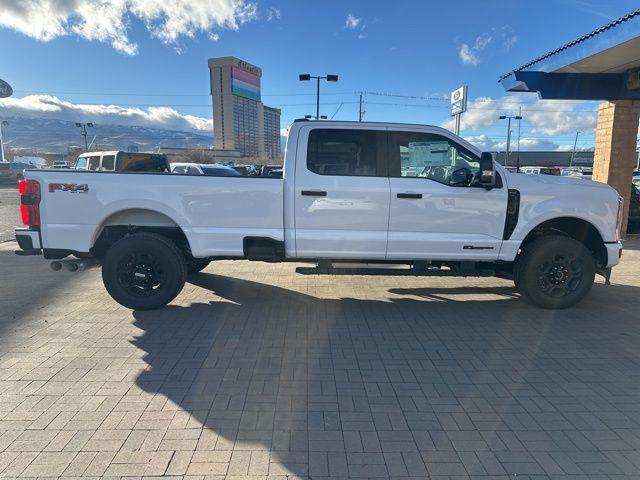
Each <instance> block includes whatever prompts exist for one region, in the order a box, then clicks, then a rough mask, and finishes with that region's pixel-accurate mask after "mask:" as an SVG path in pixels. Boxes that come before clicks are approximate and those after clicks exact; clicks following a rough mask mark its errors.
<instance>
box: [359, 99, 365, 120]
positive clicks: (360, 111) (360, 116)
mask: <svg viewBox="0 0 640 480" xmlns="http://www.w3.org/2000/svg"><path fill="white" fill-rule="evenodd" d="M363 118H364V110H363V109H362V93H361V94H360V106H359V108H358V121H359V122H361V121H362V119H363Z"/></svg>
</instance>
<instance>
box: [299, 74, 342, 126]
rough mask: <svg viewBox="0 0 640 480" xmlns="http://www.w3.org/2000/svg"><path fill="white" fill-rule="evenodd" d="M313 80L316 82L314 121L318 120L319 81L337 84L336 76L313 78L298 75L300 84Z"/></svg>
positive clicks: (306, 75)
mask: <svg viewBox="0 0 640 480" xmlns="http://www.w3.org/2000/svg"><path fill="white" fill-rule="evenodd" d="M312 78H315V79H316V80H317V83H316V120H320V80H326V81H327V82H337V81H338V75H326V76H324V77H323V76H315V75H310V74H308V73H301V74H300V75H298V80H300V81H301V82H307V81H309V80H311V79H312Z"/></svg>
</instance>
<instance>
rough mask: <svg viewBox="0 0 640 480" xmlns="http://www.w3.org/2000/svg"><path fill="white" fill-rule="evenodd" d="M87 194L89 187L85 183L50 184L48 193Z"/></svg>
mask: <svg viewBox="0 0 640 480" xmlns="http://www.w3.org/2000/svg"><path fill="white" fill-rule="evenodd" d="M58 191H60V192H69V193H87V192H88V191H89V185H87V184H86V183H50V184H49V192H51V193H54V192H58Z"/></svg>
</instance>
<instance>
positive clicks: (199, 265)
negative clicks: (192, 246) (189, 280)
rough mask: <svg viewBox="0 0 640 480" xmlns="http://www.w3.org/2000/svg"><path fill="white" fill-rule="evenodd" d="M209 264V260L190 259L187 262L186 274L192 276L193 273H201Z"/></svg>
mask: <svg viewBox="0 0 640 480" xmlns="http://www.w3.org/2000/svg"><path fill="white" fill-rule="evenodd" d="M210 263H211V260H207V259H206V258H191V259H189V260H187V274H189V275H192V274H194V273H198V272H201V271H202V270H204V269H205V268H207V266H208V265H209V264H210Z"/></svg>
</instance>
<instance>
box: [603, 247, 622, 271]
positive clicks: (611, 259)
mask: <svg viewBox="0 0 640 480" xmlns="http://www.w3.org/2000/svg"><path fill="white" fill-rule="evenodd" d="M604 246H605V248H606V249H607V268H611V267H615V266H616V265H618V264H619V263H620V257H622V242H620V241H618V242H607V243H605V244H604Z"/></svg>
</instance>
